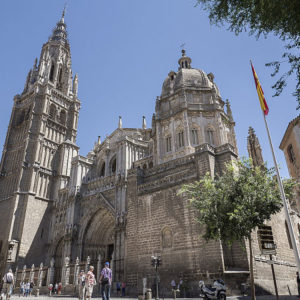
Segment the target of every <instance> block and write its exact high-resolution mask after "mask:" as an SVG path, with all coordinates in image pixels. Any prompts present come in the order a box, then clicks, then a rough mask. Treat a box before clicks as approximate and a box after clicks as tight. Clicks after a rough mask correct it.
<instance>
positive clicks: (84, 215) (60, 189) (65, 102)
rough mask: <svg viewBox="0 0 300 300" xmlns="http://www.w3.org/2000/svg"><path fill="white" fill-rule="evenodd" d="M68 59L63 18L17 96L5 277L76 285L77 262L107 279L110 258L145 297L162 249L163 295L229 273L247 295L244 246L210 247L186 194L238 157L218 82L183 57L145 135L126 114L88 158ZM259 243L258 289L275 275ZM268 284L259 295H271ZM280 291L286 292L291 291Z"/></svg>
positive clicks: (2, 192)
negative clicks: (104, 271)
mask: <svg viewBox="0 0 300 300" xmlns="http://www.w3.org/2000/svg"><path fill="white" fill-rule="evenodd" d="M70 57H71V54H70V48H69V44H68V40H67V32H66V24H65V22H64V15H63V16H62V18H61V20H60V21H59V22H58V23H57V26H56V27H55V29H54V30H53V34H52V36H51V37H50V39H49V41H48V42H47V43H46V44H45V45H44V46H43V48H42V52H41V56H40V60H39V65H37V62H35V64H34V67H33V69H32V70H31V71H30V72H29V75H28V78H27V81H26V84H25V88H24V91H23V93H22V95H17V96H16V97H15V99H14V107H13V112H12V117H11V120H10V125H9V129H8V132H7V139H6V142H5V146H4V151H3V156H2V160H1V167H0V171H1V173H0V176H1V178H0V212H1V218H0V226H1V228H4V230H2V231H1V232H0V241H1V244H0V245H1V246H2V247H0V249H1V253H0V255H1V256H0V257H1V271H2V272H3V270H4V269H5V267H7V266H8V265H13V266H18V267H19V270H22V267H23V264H26V265H27V266H30V265H32V264H35V265H36V266H38V265H40V263H41V262H43V263H44V265H45V266H48V267H47V279H45V280H44V281H46V282H48V283H49V282H58V281H62V282H63V284H64V285H65V286H68V285H70V284H75V283H76V276H77V275H78V271H79V262H80V264H81V267H84V268H86V269H87V268H88V266H89V265H90V264H93V265H94V266H95V271H96V274H97V276H99V271H100V269H101V266H102V265H103V263H104V262H105V261H107V260H108V261H110V262H111V264H112V269H113V276H114V279H115V280H120V281H121V280H122V281H123V280H124V281H126V282H127V291H128V292H129V293H131V294H136V293H140V292H141V291H142V282H143V279H144V278H146V279H147V286H148V287H151V286H152V284H153V283H154V270H153V268H152V267H151V264H150V257H151V255H154V254H157V255H160V256H161V257H162V261H163V264H162V266H161V267H160V292H161V293H163V294H164V295H170V282H171V280H172V279H175V280H176V281H177V282H178V280H179V277H182V278H183V279H184V280H185V281H187V282H188V283H189V284H188V287H189V290H188V294H189V295H197V294H198V291H197V286H198V281H199V279H200V278H204V279H205V280H210V279H211V278H213V277H218V276H223V277H225V280H226V281H227V282H228V284H229V287H230V289H231V290H236V289H239V288H240V284H241V283H242V282H246V281H247V280H248V276H249V266H248V253H247V251H248V250H247V246H246V244H245V245H238V244H236V245H233V246H232V247H230V248H229V247H227V246H226V245H222V244H221V243H220V242H209V243H206V242H205V241H204V240H203V239H202V238H201V237H200V236H201V232H202V231H203V229H202V228H201V227H199V225H198V224H197V223H196V222H195V218H194V216H195V211H194V209H193V208H192V207H191V206H190V205H189V203H188V200H187V199H185V197H182V196H178V191H179V189H180V187H181V185H182V184H183V183H190V182H193V181H195V180H198V179H199V178H200V177H201V176H203V175H204V174H206V173H207V172H209V173H210V174H211V175H212V176H215V175H217V174H220V173H221V172H222V170H223V168H224V164H225V163H226V162H229V161H231V160H235V159H237V158H238V150H237V145H236V138H235V132H234V126H235V123H234V120H233V116H232V112H231V108H230V104H229V101H228V100H227V101H226V102H224V101H223V100H222V97H221V95H220V92H219V89H218V87H217V85H216V83H215V81H214V75H213V74H212V73H209V74H206V73H205V72H204V71H202V70H200V69H195V68H192V66H191V58H189V57H188V56H186V54H185V51H184V50H183V51H182V56H181V58H180V59H179V61H178V63H179V68H178V70H177V71H176V72H175V71H171V72H169V74H168V76H167V78H166V79H165V81H164V83H163V87H162V92H161V96H160V97H157V99H156V102H155V113H154V114H153V117H152V124H151V128H147V126H146V120H145V118H144V117H143V120H142V126H141V128H123V124H122V118H121V117H120V118H119V123H118V128H117V129H116V130H115V131H114V132H113V133H112V134H111V135H109V136H107V137H106V138H105V139H104V141H103V142H101V139H100V137H99V138H98V141H97V142H96V143H95V145H94V146H93V149H92V150H91V151H90V152H89V154H88V155H87V157H83V156H80V155H78V149H79V148H78V146H77V145H76V133H77V121H78V113H79V109H80V101H79V99H78V98H77V89H78V76H77V75H75V77H74V79H73V77H72V71H71V58H70ZM253 134H254V133H253ZM257 145H258V146H259V143H258V140H257V138H256V139H255V138H254V140H253V142H251V141H250V144H249V146H248V148H249V153H250V155H251V156H252V157H254V155H256V157H258V158H259V159H260V160H259V159H257V161H258V162H259V161H261V160H262V157H259V151H260V146H259V147H258V146H257ZM253 147H254V148H253ZM260 154H261V153H260ZM2 212H5V213H2ZM281 221H283V220H281ZM281 221H280V222H281ZM278 224H279V223H278ZM275 225H276V224H274V230H275V227H276V226H275ZM276 232H278V234H279V237H280V238H281V242H280V243H282V244H280V245H281V247H282V250H280V251H283V252H282V253H283V254H282V256H280V258H281V259H282V261H284V263H281V264H280V266H278V268H280V271H281V272H283V273H284V274H287V276H289V278H293V275H292V274H293V273H294V272H295V268H294V266H293V258H292V252H291V251H290V250H289V249H288V248H287V247H286V244H287V242H288V241H287V240H285V238H286V235H285V233H282V232H283V231H282V226H279V225H278V226H277V227H276ZM276 234H277V233H276ZM254 236H255V234H254ZM254 240H255V241H256V244H255V243H254V244H255V245H254V248H255V247H256V248H255V253H254V254H255V255H256V261H257V263H256V281H257V283H258V284H259V283H260V282H261V279H262V278H268V277H263V276H264V275H265V274H269V270H267V271H266V268H268V265H267V263H266V262H265V261H264V260H265V258H264V257H261V256H260V254H259V253H260V251H259V245H258V242H257V238H256V237H254ZM287 262H289V263H290V266H287ZM43 268H45V270H46V267H41V270H42V269H43ZM25 269H26V268H25ZM25 269H24V270H25ZM278 270H279V269H278ZM19 272H20V276H23V275H22V272H23V271H19ZM24 272H25V271H24ZM43 274H45V272H44V271H43ZM76 274H77V275H76ZM43 276H44V275H43ZM266 276H269V275H266ZM72 278H73V279H72ZM282 278H283V275H282ZM293 279H294V278H293ZM269 285H270V284H269V281H266V284H265V285H264V284H263V285H262V288H264V289H265V290H268V291H269V290H270V291H271V290H272V288H271V287H270V288H269ZM291 288H293V289H294V288H295V285H294V286H291ZM281 292H282V293H287V290H286V287H283V284H282V290H281Z"/></svg>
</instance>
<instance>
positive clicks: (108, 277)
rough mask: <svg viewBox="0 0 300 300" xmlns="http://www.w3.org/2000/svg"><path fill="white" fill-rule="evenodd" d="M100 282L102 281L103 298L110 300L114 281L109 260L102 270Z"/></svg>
mask: <svg viewBox="0 0 300 300" xmlns="http://www.w3.org/2000/svg"><path fill="white" fill-rule="evenodd" d="M99 282H100V283H101V292H102V299H103V300H109V298H110V287H111V282H112V271H111V269H110V268H109V262H106V263H105V265H104V268H103V269H102V271H101V275H100V278H99Z"/></svg>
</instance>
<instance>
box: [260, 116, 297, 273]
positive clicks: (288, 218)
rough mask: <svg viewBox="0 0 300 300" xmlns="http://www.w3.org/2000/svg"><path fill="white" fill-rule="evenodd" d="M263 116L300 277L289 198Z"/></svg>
mask: <svg viewBox="0 0 300 300" xmlns="http://www.w3.org/2000/svg"><path fill="white" fill-rule="evenodd" d="M263 117H264V121H265V126H266V129H267V133H268V138H269V143H270V147H271V151H272V156H273V161H274V165H275V170H276V175H277V181H278V185H279V190H280V195H281V200H282V202H283V207H284V212H285V218H286V222H287V225H288V230H289V233H290V237H291V242H292V246H293V250H294V255H295V260H296V264H297V268H298V277H299V278H300V258H299V251H298V247H297V243H296V238H295V234H294V230H293V226H292V222H291V216H290V213H289V209H288V205H287V200H286V197H285V193H284V189H283V185H282V181H281V178H280V174H279V169H278V165H277V161H276V157H275V153H274V149H273V144H272V140H271V136H270V132H269V127H268V123H267V119H266V116H265V114H264V112H263Z"/></svg>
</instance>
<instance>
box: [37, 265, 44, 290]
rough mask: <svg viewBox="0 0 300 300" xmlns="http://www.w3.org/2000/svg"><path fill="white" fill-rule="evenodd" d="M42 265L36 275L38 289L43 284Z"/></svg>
mask: <svg viewBox="0 0 300 300" xmlns="http://www.w3.org/2000/svg"><path fill="white" fill-rule="evenodd" d="M43 267H44V265H43V263H41V264H40V268H39V273H38V280H37V288H38V289H39V288H40V287H41V286H42V283H43V273H44V272H43Z"/></svg>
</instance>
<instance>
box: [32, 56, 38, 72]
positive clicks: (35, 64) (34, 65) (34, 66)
mask: <svg viewBox="0 0 300 300" xmlns="http://www.w3.org/2000/svg"><path fill="white" fill-rule="evenodd" d="M37 63H38V59H37V58H35V60H34V63H33V70H34V71H35V70H36V69H37Z"/></svg>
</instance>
